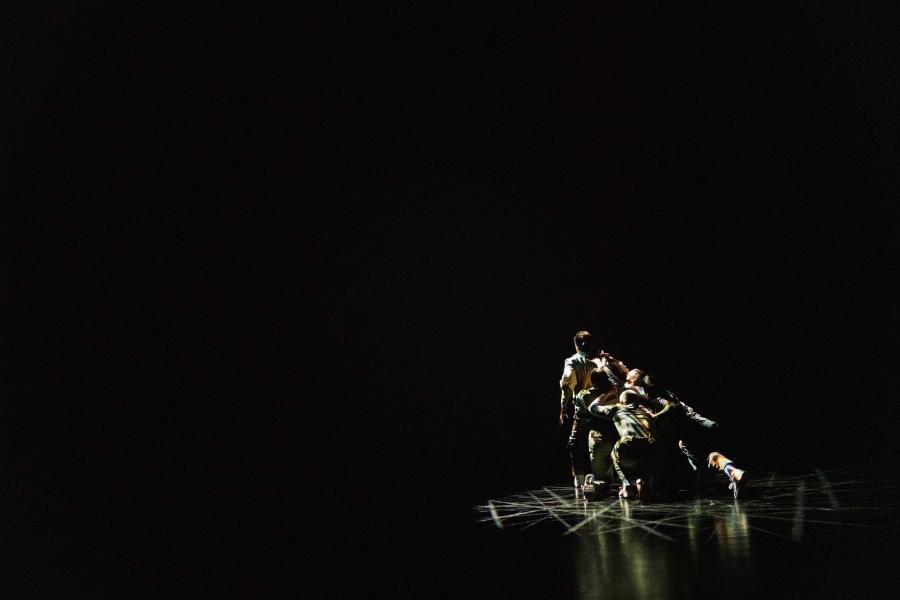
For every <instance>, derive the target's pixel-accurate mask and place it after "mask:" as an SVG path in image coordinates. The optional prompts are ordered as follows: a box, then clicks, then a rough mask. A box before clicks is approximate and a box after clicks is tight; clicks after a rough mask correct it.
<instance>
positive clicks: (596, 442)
mask: <svg viewBox="0 0 900 600" xmlns="http://www.w3.org/2000/svg"><path fill="white" fill-rule="evenodd" d="M592 431H593V432H594V434H593V435H591V432H592ZM616 438H617V435H616V430H615V427H613V425H612V423H611V422H609V421H603V420H600V419H592V418H590V417H588V418H579V417H578V416H576V417H575V418H574V419H573V421H572V432H571V433H570V434H569V442H568V444H567V446H568V449H569V458H570V459H571V461H572V475H573V476H574V477H584V476H585V474H587V473H593V474H594V475H595V476H596V477H597V478H599V479H607V478H608V477H609V475H610V474H611V466H612V457H611V451H612V448H613V445H614V444H615V440H616Z"/></svg>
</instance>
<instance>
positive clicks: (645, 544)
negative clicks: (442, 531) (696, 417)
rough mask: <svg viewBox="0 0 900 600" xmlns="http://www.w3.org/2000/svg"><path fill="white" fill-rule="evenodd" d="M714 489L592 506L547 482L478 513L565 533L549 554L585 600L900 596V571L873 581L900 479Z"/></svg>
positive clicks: (782, 479) (493, 520)
mask: <svg viewBox="0 0 900 600" xmlns="http://www.w3.org/2000/svg"><path fill="white" fill-rule="evenodd" d="M706 483H707V484H708V485H706V486H704V487H702V488H701V491H700V493H699V494H694V495H692V496H691V497H686V498H684V499H681V500H678V501H660V502H643V501H640V500H620V499H619V498H618V497H617V495H616V493H615V490H613V491H611V493H610V495H609V496H608V497H605V498H601V499H597V500H594V501H592V502H585V501H584V500H583V499H577V498H576V494H575V490H574V488H569V487H544V488H541V489H538V490H529V491H525V492H521V493H517V494H513V495H510V496H507V497H503V498H497V499H493V500H490V501H488V502H486V503H485V504H483V505H480V506H477V507H475V513H476V518H477V519H478V520H479V521H482V522H483V523H485V524H486V525H488V526H493V527H497V528H500V529H503V530H514V531H521V530H525V529H531V528H533V529H531V531H530V532H529V534H530V533H532V532H538V531H540V532H544V533H548V532H549V533H550V534H551V535H552V532H553V531H556V532H558V533H557V534H556V539H558V540H559V542H560V543H556V544H554V543H553V542H552V540H550V539H547V540H546V541H545V542H543V543H542V544H541V546H540V547H541V548H542V550H541V552H546V553H547V554H548V555H550V554H553V553H557V554H564V555H566V556H569V557H570V558H569V559H566V560H567V561H571V563H570V565H571V567H570V569H571V573H572V584H573V585H574V586H575V588H574V590H573V591H574V592H575V594H576V595H577V596H578V597H580V598H604V599H609V598H642V599H647V598H667V599H673V598H697V597H707V596H709V597H718V596H721V595H722V594H727V595H728V597H729V598H731V599H732V600H733V599H734V598H758V597H759V595H761V594H762V595H767V596H768V595H771V594H791V595H797V594H800V595H803V594H810V593H812V594H814V595H817V597H826V596H828V597H831V596H833V597H844V596H845V595H846V594H851V593H853V591H854V590H855V589H856V588H855V587H853V586H858V585H860V581H861V580H863V579H864V580H866V581H864V583H865V585H866V586H867V587H866V589H867V593H868V594H869V595H868V596H867V597H872V598H875V597H885V598H896V597H898V596H897V592H898V589H897V588H898V585H897V583H896V579H897V575H896V574H895V572H894V571H884V570H880V571H878V576H877V577H874V578H873V577H871V576H870V572H871V568H870V566H869V565H873V564H879V563H880V562H882V561H883V560H884V555H883V553H884V552H892V551H893V550H892V548H893V547H894V546H896V542H897V540H896V537H897V536H896V527H897V521H898V519H897V516H898V514H900V486H898V485H897V484H896V483H894V482H891V481H874V480H872V479H871V478H866V477H864V476H863V475H862V474H861V473H853V472H850V471H847V470H830V471H823V470H815V471H814V472H813V473H808V474H803V475H790V476H789V475H779V474H776V473H767V474H757V475H756V477H755V478H754V480H753V484H752V485H750V486H749V487H750V488H751V489H750V491H751V492H752V493H751V496H750V499H746V500H744V499H742V500H735V499H734V498H733V497H732V496H731V493H730V492H729V490H728V489H727V483H728V482H727V480H726V479H725V478H724V476H721V475H720V474H716V476H715V477H714V478H712V479H711V480H708V481H707V482H706ZM560 534H561V535H560ZM522 535H524V534H522ZM504 537H507V536H506V535H504ZM529 537H530V536H529ZM541 538H542V539H543V534H541ZM507 539H509V538H507ZM565 540H568V541H569V542H571V543H562V542H564V541H565Z"/></svg>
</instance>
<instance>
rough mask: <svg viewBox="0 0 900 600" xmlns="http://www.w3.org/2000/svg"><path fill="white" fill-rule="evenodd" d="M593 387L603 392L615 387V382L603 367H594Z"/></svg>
mask: <svg viewBox="0 0 900 600" xmlns="http://www.w3.org/2000/svg"><path fill="white" fill-rule="evenodd" d="M591 387H592V388H594V389H595V390H597V391H599V393H601V394H605V393H606V392H608V391H610V390H612V389H613V382H612V381H610V380H609V375H608V374H607V373H606V371H604V370H603V369H594V370H593V371H591Z"/></svg>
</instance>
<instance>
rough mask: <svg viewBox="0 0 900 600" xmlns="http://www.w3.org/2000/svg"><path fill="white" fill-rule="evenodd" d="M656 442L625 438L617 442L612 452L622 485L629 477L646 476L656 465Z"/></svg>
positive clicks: (614, 466) (645, 439) (650, 439)
mask: <svg viewBox="0 0 900 600" xmlns="http://www.w3.org/2000/svg"><path fill="white" fill-rule="evenodd" d="M656 450H657V448H656V441H655V440H654V439H653V438H633V437H625V438H622V439H620V440H619V441H618V442H616V445H615V446H614V447H613V451H612V461H613V468H615V470H616V475H618V476H619V479H620V480H621V481H622V483H625V482H627V481H630V479H629V478H628V476H629V475H631V476H632V477H637V476H639V475H646V474H647V473H649V472H650V471H652V470H653V469H654V466H655V463H656Z"/></svg>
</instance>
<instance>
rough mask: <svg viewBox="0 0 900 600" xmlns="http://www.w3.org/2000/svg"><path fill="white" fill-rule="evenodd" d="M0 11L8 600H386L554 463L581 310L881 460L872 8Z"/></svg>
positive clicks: (788, 448) (665, 368)
mask: <svg viewBox="0 0 900 600" xmlns="http://www.w3.org/2000/svg"><path fill="white" fill-rule="evenodd" d="M14 12H15V14H14V15H13V17H11V18H10V19H9V20H8V21H7V22H6V23H4V35H3V38H4V39H5V40H6V42H5V46H6V52H5V53H4V54H5V58H4V62H3V68H4V72H5V74H6V75H5V77H4V79H5V80H6V81H7V83H8V85H7V86H6V91H5V92H4V96H3V98H2V102H3V103H4V107H5V110H4V111H2V112H3V116H2V127H3V132H4V133H3V138H4V141H5V143H4V144H3V157H2V158H3V162H4V164H5V165H6V166H7V167H8V170H9V174H10V177H9V178H8V180H7V192H8V193H7V196H8V197H9V198H10V199H11V200H13V202H11V203H10V204H11V205H21V206H27V207H28V208H29V209H30V210H29V211H28V215H27V216H23V217H21V218H12V217H10V218H9V219H8V221H7V224H8V226H10V235H9V236H8V237H7V239H8V240H11V241H13V242H14V243H12V244H11V245H10V246H9V247H8V249H7V255H8V256H9V257H10V258H12V261H11V262H12V264H13V265H14V268H13V270H12V272H11V274H10V276H9V277H8V278H7V283H8V288H7V290H8V292H9V293H8V294H7V295H5V296H6V297H5V303H6V308H7V310H6V315H7V316H6V319H5V320H4V321H5V335H4V339H5V340H6V345H5V350H6V354H7V358H6V360H5V361H4V372H5V375H4V380H5V383H6V384H7V392H6V393H5V402H4V403H3V415H2V416H3V419H2V420H3V424H4V431H3V436H2V439H3V441H2V450H0V452H2V463H3V465H4V469H5V471H6V474H7V477H6V478H5V480H6V483H5V491H4V494H5V496H6V498H7V504H8V505H7V511H6V514H7V516H6V517H5V521H4V527H5V531H6V533H7V534H8V539H9V540H10V541H9V543H8V544H7V546H6V548H7V553H8V554H7V558H8V565H9V567H8V572H7V577H6V578H5V582H6V583H5V584H4V585H6V586H7V588H8V589H9V590H10V591H16V590H35V589H43V587H45V586H47V587H49V588H52V589H54V590H67V591H69V592H72V591H73V590H74V591H77V592H79V593H82V592H83V593H84V594H85V595H91V594H92V595H99V596H115V595H116V594H118V593H121V592H122V591H123V590H129V591H131V590H135V589H137V590H144V591H146V592H147V593H148V594H149V595H153V594H152V593H151V591H154V590H160V591H163V590H164V591H165V592H166V593H167V594H174V595H187V596H192V595H197V594H204V593H213V591H215V593H220V592H221V591H222V590H227V591H229V592H235V593H237V594H239V595H246V596H248V597H250V596H254V597H256V596H257V595H258V594H264V595H265V594H266V593H269V592H286V593H288V594H292V593H297V594H299V595H301V596H318V595H321V596H324V597H343V596H357V595H358V596H364V597H365V596H372V595H378V593H379V591H382V590H384V589H388V588H387V587H386V584H385V581H384V580H385V578H386V577H392V578H393V579H392V580H393V581H394V583H395V584H396V582H397V581H407V582H408V584H407V586H408V587H407V588H405V589H406V592H407V593H409V594H413V595H414V594H415V593H416V592H415V590H416V589H417V587H416V585H417V583H422V582H424V581H425V580H426V577H427V576H426V575H422V573H423V572H429V573H431V572H434V571H433V570H432V567H434V566H435V565H434V564H433V562H432V561H437V565H438V566H443V567H444V569H443V570H441V569H439V570H438V571H437V572H440V573H443V575H441V576H442V577H446V576H447V573H446V571H449V570H451V569H450V567H451V566H453V565H456V564H458V563H454V562H453V561H454V560H456V559H453V558H448V557H458V556H462V555H463V554H464V553H465V552H466V550H465V548H466V545H467V544H469V543H470V540H468V539H467V538H466V537H465V536H464V535H463V534H461V533H460V531H462V529H460V528H464V527H465V526H466V524H467V523H469V522H470V520H471V518H470V515H469V513H468V510H469V508H470V507H471V506H472V505H474V504H477V503H479V502H483V501H485V500H486V499H488V498H491V497H496V496H499V495H504V494H509V493H512V492H515V491H519V490H522V489H527V488H529V487H533V486H541V485H548V484H550V485H563V484H565V483H567V482H568V479H569V478H568V475H567V472H568V459H567V456H566V453H565V448H564V441H565V437H566V433H565V431H564V429H562V428H560V427H558V425H557V424H556V416H557V410H558V404H557V399H558V389H557V381H558V378H559V376H560V373H561V370H562V361H563V359H564V358H565V357H567V356H568V355H570V354H571V353H572V351H573V349H572V336H573V335H574V333H575V332H576V331H578V330H580V329H589V330H591V331H592V332H593V333H594V335H595V337H596V339H597V340H598V341H599V342H600V345H601V346H602V347H603V348H604V349H606V350H608V351H610V352H612V353H613V354H614V355H616V356H617V357H619V358H621V359H623V360H624V361H625V362H626V363H628V364H629V366H640V367H642V368H644V369H646V370H648V371H650V372H653V373H656V374H657V375H659V376H661V377H662V378H664V379H665V380H666V381H668V382H669V383H670V384H671V387H672V388H673V389H675V390H676V391H678V392H679V395H680V396H682V397H683V398H684V399H686V400H688V401H689V403H691V404H693V405H694V406H695V407H696V408H697V409H698V410H700V411H701V412H703V413H704V414H707V415H708V416H710V417H712V418H714V419H717V420H718V421H719V422H720V423H722V424H723V426H724V427H726V430H727V431H728V433H729V434H730V437H729V441H730V443H731V446H730V447H729V449H730V450H731V451H732V452H731V453H732V454H733V455H734V458H735V459H736V460H738V461H739V462H740V463H742V464H745V465H746V466H747V467H748V468H750V469H755V470H766V469H776V470H780V471H785V470H787V471H797V472H809V471H810V470H811V469H813V468H815V467H830V466H836V465H848V466H855V467H865V468H868V469H872V470H874V471H875V472H880V473H893V472H894V469H895V467H896V465H897V459H896V454H895V449H896V443H895V427H894V419H895V414H896V411H895V410H894V409H893V402H894V400H895V398H896V395H897V392H898V385H897V375H898V369H897V366H896V360H895V357H896V348H897V342H898V336H897V314H898V312H897V302H896V296H895V295H894V294H893V292H892V288H893V284H894V280H895V279H896V278H897V258H896V257H897V242H896V229H897V225H898V216H900V215H898V204H897V196H898V191H900V186H898V183H900V182H898V175H897V174H898V170H897V168H896V165H897V163H898V158H900V156H898V154H900V152H898V146H897V139H898V111H897V106H898V100H900V98H898V83H900V76H898V74H900V64H898V63H900V56H898V51H897V46H896V43H895V42H896V40H895V32H896V30H897V25H898V20H897V14H896V9H895V8H893V7H889V6H888V4H887V3H874V2H872V3H866V4H865V5H864V6H857V5H853V4H850V3H838V4H835V5H834V6H830V7H827V8H824V7H821V6H818V3H793V4H792V5H790V6H784V5H777V4H776V3H763V4H761V5H760V4H757V5H754V6H752V7H749V6H743V5H734V4H728V5H719V4H718V3H699V4H697V5H695V6H690V7H684V6H679V7H669V6H668V5H666V4H665V3H651V4H650V5H647V6H643V7H625V6H617V5H614V4H611V3H602V4H601V5H599V6H598V7H596V8H594V9H593V10H591V11H589V12H577V11H569V10H564V9H554V10H549V9H548V10H545V11H538V10H529V9H526V8H521V7H518V8H490V7H481V8H480V9H478V10H467V11H462V10H461V9H458V8H457V9H453V8H438V7H436V6H431V5H424V4H401V5H394V6H392V7H390V8H379V7H370V8H358V7H353V6H351V5H350V4H342V3H328V4H327V7H325V6H305V7H304V8H302V9H301V8H296V9H293V10H289V11H281V12H277V11H273V12H270V11H268V10H267V9H263V8H254V7H250V6H245V7H228V8H224V7H214V6H200V5H196V6H191V7H184V6H166V7H164V6H156V7H153V8H143V9H135V8H128V9H125V8H120V7H117V6H113V5H112V4H111V3H104V2H95V3H92V4H90V5H89V6H88V7H86V8H84V7H82V8H77V9H71V8H68V9H62V8H59V7H55V6H51V5H49V4H39V5H35V6H27V7H26V6H23V7H20V10H17V11H14ZM441 557H443V559H444V562H443V563H441V560H440V559H441ZM424 567H427V568H426V569H423V568H424Z"/></svg>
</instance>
